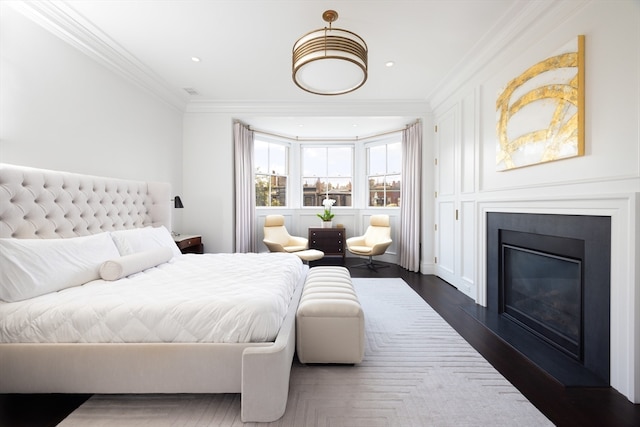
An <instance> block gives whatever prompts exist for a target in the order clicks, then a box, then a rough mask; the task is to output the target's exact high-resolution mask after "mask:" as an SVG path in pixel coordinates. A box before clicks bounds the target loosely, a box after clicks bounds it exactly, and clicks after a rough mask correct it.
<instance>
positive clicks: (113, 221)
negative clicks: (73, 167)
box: [0, 164, 308, 422]
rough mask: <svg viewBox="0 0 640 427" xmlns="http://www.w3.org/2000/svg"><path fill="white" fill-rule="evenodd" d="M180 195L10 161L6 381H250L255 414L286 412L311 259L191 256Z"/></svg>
mask: <svg viewBox="0 0 640 427" xmlns="http://www.w3.org/2000/svg"><path fill="white" fill-rule="evenodd" d="M170 200H171V193H170V185H169V184H166V183H154V182H139V181H125V180H117V179H109V178H103V177H95V176H88V175H80V174H72V173H68V172H58V171H50V170H43V169H35V168H28V167H22V166H15V165H8V164H0V240H1V242H0V250H1V251H2V258H0V262H2V264H3V265H2V266H1V267H2V273H0V274H2V275H3V276H2V278H3V280H2V283H0V392H1V393H241V402H242V403H241V405H242V408H241V417H242V420H243V421H244V422H269V421H274V420H276V419H278V418H280V417H281V416H282V415H283V413H284V411H285V408H286V403H287V397H288V390H289V375H290V371H291V364H292V360H293V354H294V350H295V313H296V309H297V306H298V302H299V299H300V295H301V292H302V284H303V282H304V278H305V276H306V271H307V268H308V267H307V266H306V265H304V264H302V262H301V261H300V259H299V258H298V257H296V256H295V255H291V254H283V253H261V254H203V255H196V254H184V255H183V254H180V253H179V251H177V248H176V246H175V243H174V242H173V239H172V238H171V236H170V234H169V231H168V229H170V223H171V202H170ZM114 248H115V249H114ZM114 250H115V252H114ZM79 254H80V255H79ZM14 258H15V259H14ZM79 258H81V259H82V262H81V264H82V265H80V266H79V267H78V265H77V259H79ZM52 269H53V270H52ZM34 271H35V272H34ZM51 271H55V272H56V274H52V273H51ZM38 275H39V276H38ZM34 276H35V277H34ZM240 287H242V289H244V290H243V291H238V292H236V291H235V288H240ZM232 289H233V291H232ZM214 304H216V305H214ZM238 316H244V317H238ZM239 318H241V319H243V320H241V321H238V320H237V319H239Z"/></svg>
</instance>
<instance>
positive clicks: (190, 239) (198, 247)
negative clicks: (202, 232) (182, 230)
mask: <svg viewBox="0 0 640 427" xmlns="http://www.w3.org/2000/svg"><path fill="white" fill-rule="evenodd" d="M173 240H174V241H175V242H176V245H178V248H180V252H182V253H183V254H201V253H203V252H204V245H203V244H202V236H197V235H192V236H187V235H184V236H183V235H177V236H173Z"/></svg>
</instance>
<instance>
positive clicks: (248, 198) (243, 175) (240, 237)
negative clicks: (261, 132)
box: [233, 122, 257, 253]
mask: <svg viewBox="0 0 640 427" xmlns="http://www.w3.org/2000/svg"><path fill="white" fill-rule="evenodd" d="M253 134H254V133H253V131H252V130H250V129H249V128H248V127H247V126H245V125H243V124H242V123H238V122H236V123H234V124H233V140H234V166H235V190H236V198H235V207H236V215H235V221H236V227H235V228H236V242H235V243H236V247H235V251H236V252H241V253H246V252H257V245H256V224H255V222H256V220H255V211H256V187H255V183H254V178H253V170H254V161H253Z"/></svg>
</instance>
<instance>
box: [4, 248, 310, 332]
mask: <svg viewBox="0 0 640 427" xmlns="http://www.w3.org/2000/svg"><path fill="white" fill-rule="evenodd" d="M304 271H305V269H304V266H303V264H302V263H301V261H300V259H299V258H298V257H297V256H295V255H291V254H285V253H261V254H204V255H193V254H191V255H181V256H178V257H175V258H173V259H172V260H171V261H170V262H168V263H165V264H161V265H159V266H157V267H154V268H150V269H148V270H146V271H144V272H142V273H137V274H134V275H132V276H129V277H127V278H124V279H120V280H117V281H113V282H108V281H104V280H95V281H92V282H89V283H86V284H84V285H82V286H76V287H73V288H67V289H64V290H62V291H58V292H53V293H49V294H46V295H42V296H39V297H35V298H31V299H28V300H25V301H19V302H12V303H6V302H1V301H0V342H5V343H7V342H21V343H47V342H48V343H54V342H55V343H72V342H85V343H102V342H104V343H119V342H146V343H151V342H220V343H222V342H224V343H230V342H232V343H233V342H265V341H273V340H274V338H275V336H276V335H277V333H278V330H279V328H280V325H281V323H282V320H283V318H284V316H285V314H286V312H287V308H288V306H289V302H290V300H291V297H292V296H293V293H294V290H295V288H296V286H297V285H298V284H299V282H300V281H301V278H302V276H303V275H304Z"/></svg>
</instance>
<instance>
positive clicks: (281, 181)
mask: <svg viewBox="0 0 640 427" xmlns="http://www.w3.org/2000/svg"><path fill="white" fill-rule="evenodd" d="M271 206H287V177H286V176H272V177H271Z"/></svg>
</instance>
